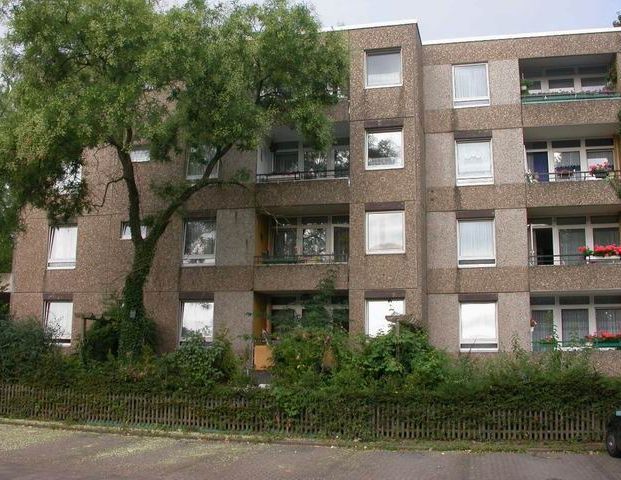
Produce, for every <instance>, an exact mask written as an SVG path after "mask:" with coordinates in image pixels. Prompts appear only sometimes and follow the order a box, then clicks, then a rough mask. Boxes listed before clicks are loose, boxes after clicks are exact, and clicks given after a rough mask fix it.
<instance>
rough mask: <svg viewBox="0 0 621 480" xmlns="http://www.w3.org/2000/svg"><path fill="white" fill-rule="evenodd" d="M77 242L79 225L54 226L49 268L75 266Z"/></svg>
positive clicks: (48, 262) (51, 235)
mask: <svg viewBox="0 0 621 480" xmlns="http://www.w3.org/2000/svg"><path fill="white" fill-rule="evenodd" d="M77 242H78V227H77V225H64V226H58V227H52V228H51V229H50V247H49V253H48V258H47V268H50V269H53V268H56V269H61V268H75V262H76V250H77Z"/></svg>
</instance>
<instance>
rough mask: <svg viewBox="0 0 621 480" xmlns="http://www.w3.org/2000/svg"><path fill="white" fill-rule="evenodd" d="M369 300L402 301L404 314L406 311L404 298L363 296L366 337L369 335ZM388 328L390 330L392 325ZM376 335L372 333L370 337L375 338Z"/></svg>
mask: <svg viewBox="0 0 621 480" xmlns="http://www.w3.org/2000/svg"><path fill="white" fill-rule="evenodd" d="M371 302H389V303H390V302H403V314H402V315H405V314H406V312H407V306H406V303H405V298H365V300H364V334H365V335H366V336H367V337H370V335H369V303H371ZM389 325H390V324H389ZM390 330H392V326H391V328H390ZM390 330H389V331H387V332H384V334H387V333H389V332H390ZM376 337H377V335H374V336H373V337H370V338H376Z"/></svg>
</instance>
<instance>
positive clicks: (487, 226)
mask: <svg viewBox="0 0 621 480" xmlns="http://www.w3.org/2000/svg"><path fill="white" fill-rule="evenodd" d="M457 226H458V228H457V229H458V251H459V254H458V263H459V266H460V267H474V266H477V267H483V266H494V265H496V246H495V234H494V220H460V221H458V223H457Z"/></svg>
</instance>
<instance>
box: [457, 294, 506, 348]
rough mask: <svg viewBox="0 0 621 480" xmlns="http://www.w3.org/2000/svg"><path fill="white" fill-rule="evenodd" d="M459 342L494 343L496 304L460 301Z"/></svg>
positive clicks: (496, 338)
mask: <svg viewBox="0 0 621 480" xmlns="http://www.w3.org/2000/svg"><path fill="white" fill-rule="evenodd" d="M459 308H460V315H459V319H460V325H461V343H496V342H497V341H498V334H497V332H496V304H495V303H461V304H460V305H459Z"/></svg>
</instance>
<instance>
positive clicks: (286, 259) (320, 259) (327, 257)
mask: <svg viewBox="0 0 621 480" xmlns="http://www.w3.org/2000/svg"><path fill="white" fill-rule="evenodd" d="M348 259H349V255H347V254H346V253H322V254H319V255H261V256H259V257H255V264H256V265H299V264H303V265H316V264H322V263H324V264H325V263H347V261H348Z"/></svg>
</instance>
